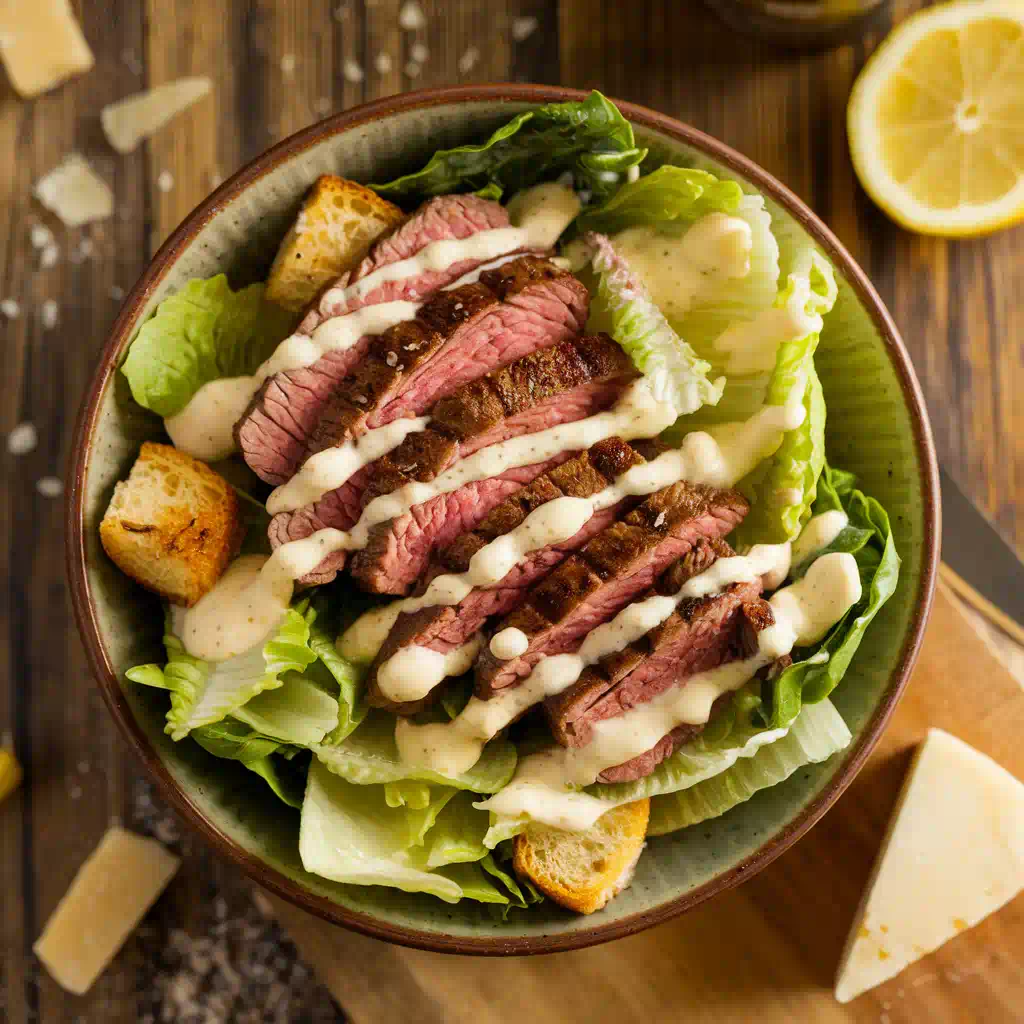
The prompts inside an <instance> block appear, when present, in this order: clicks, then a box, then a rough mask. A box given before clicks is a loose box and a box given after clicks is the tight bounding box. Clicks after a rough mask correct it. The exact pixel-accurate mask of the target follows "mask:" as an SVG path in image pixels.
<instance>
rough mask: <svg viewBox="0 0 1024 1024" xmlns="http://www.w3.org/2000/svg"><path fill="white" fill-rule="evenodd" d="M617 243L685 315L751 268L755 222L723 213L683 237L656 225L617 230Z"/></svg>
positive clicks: (666, 302) (653, 288) (668, 305)
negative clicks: (678, 236)
mask: <svg viewBox="0 0 1024 1024" xmlns="http://www.w3.org/2000/svg"><path fill="white" fill-rule="evenodd" d="M612 242H613V243H614V245H615V248H616V250H617V251H618V252H619V253H620V254H621V256H622V257H623V258H624V259H625V260H626V262H627V263H629V265H630V268H631V269H632V270H633V271H634V272H635V273H636V274H637V276H639V277H640V278H641V279H642V280H643V282H644V284H645V286H646V287H647V289H648V291H649V292H650V294H651V298H653V299H654V301H655V302H656V303H657V305H658V306H659V307H660V308H661V309H662V311H663V312H664V313H665V314H666V315H667V316H670V317H671V316H682V315H683V314H684V313H686V312H687V311H688V310H689V309H691V308H692V307H693V306H694V305H695V304H697V303H699V302H701V301H702V300H704V299H707V298H708V297H710V296H712V295H714V294H715V293H716V292H717V291H718V290H719V289H720V288H721V286H722V284H723V283H724V282H726V281H730V280H737V279H739V278H743V277H746V276H747V274H749V273H750V254H751V250H752V248H753V237H752V234H751V230H750V225H749V224H748V223H747V222H746V221H745V220H743V219H742V218H740V217H730V216H728V215H726V214H724V213H710V214H708V215H707V216H705V217H701V219H700V220H698V221H695V222H694V223H693V224H692V225H691V226H690V228H689V230H688V231H687V232H686V233H685V234H684V235H683V236H682V237H681V238H678V239H677V238H673V237H672V236H671V235H666V234H663V233H661V232H659V231H658V230H657V229H656V228H653V227H635V228H627V229H626V230H625V231H620V232H618V234H616V235H615V236H614V237H613V238H612Z"/></svg>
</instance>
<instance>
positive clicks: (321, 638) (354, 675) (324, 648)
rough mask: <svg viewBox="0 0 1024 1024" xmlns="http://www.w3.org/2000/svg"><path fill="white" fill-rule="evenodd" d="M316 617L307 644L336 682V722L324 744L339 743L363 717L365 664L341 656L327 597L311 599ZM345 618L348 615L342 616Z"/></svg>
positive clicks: (364, 705)
mask: <svg viewBox="0 0 1024 1024" xmlns="http://www.w3.org/2000/svg"><path fill="white" fill-rule="evenodd" d="M313 608H314V610H315V612H316V618H315V619H314V620H313V621H312V622H311V623H310V627H309V646H310V648H311V649H312V650H313V652H314V653H315V654H316V656H317V657H318V658H319V659H320V663H321V664H322V665H323V666H324V667H325V668H326V669H327V670H328V671H329V672H330V674H331V675H332V676H333V677H334V681H335V682H336V683H337V684H338V689H339V693H338V724H337V726H336V727H335V728H334V730H333V731H332V732H331V734H330V736H328V737H326V739H325V742H326V743H331V744H335V743H341V741H342V740H344V739H345V737H346V736H348V735H349V734H350V733H351V732H352V731H353V730H354V729H355V728H356V726H358V725H359V723H360V722H362V720H363V719H364V718H365V717H366V712H367V705H366V702H365V700H364V699H363V697H364V694H363V680H364V679H365V678H366V671H367V669H368V668H369V666H368V665H357V664H356V663H355V662H352V661H349V660H348V659H347V658H343V657H342V656H341V655H340V654H339V653H338V649H337V646H336V645H335V642H334V638H335V636H336V635H337V632H338V630H337V628H336V627H337V622H336V621H335V618H336V617H335V616H333V615H331V614H330V607H329V605H328V602H327V601H326V599H323V598H318V599H316V600H314V602H313ZM345 618H346V620H347V618H348V617H347V616H346V617H345Z"/></svg>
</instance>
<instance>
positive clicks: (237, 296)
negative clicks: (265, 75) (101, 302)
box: [121, 274, 292, 419]
mask: <svg viewBox="0 0 1024 1024" xmlns="http://www.w3.org/2000/svg"><path fill="white" fill-rule="evenodd" d="M263 292H264V286H263V285H262V284H254V285H250V286H249V287H248V288H243V289H242V290H241V291H237V292H235V291H232V290H231V287H230V285H229V284H228V279H227V278H226V277H225V276H224V275H223V274H218V275H217V276H216V277H211V278H209V279H208V280H205V281H204V280H195V281H189V283H188V284H187V285H185V287H184V288H183V289H182V290H181V291H180V292H178V293H177V294H176V295H171V296H170V297H168V298H166V299H164V301H163V302H161V303H160V305H159V306H158V307H157V310H156V313H155V315H154V316H153V317H152V318H151V319H149V320H147V321H146V323H144V324H143V325H142V328H141V329H140V331H139V333H138V335H137V336H136V338H135V340H134V341H133V342H132V345H131V348H130V349H129V350H128V358H127V359H126V360H125V361H124V365H123V366H122V367H121V372H122V373H123V374H124V375H125V377H127V378H128V384H129V386H130V387H131V391H132V396H133V397H134V398H135V401H136V402H138V403H139V405H141V406H144V407H145V408H146V409H152V410H153V412H155V413H157V415H159V416H163V417H164V418H165V419H166V418H167V417H170V416H173V415H174V414H175V413H179V412H181V410H182V409H184V408H185V406H186V405H188V403H189V401H190V400H191V398H192V396H193V395H194V394H195V393H196V392H197V391H198V390H199V389H200V388H201V387H202V386H203V385H204V384H206V383H208V382H209V381H211V380H216V379H217V378H218V377H239V376H242V375H244V374H247V373H252V372H253V371H254V370H255V369H256V368H257V367H258V366H259V365H260V363H262V362H263V360H264V359H266V358H267V357H268V356H269V355H270V353H271V352H273V350H274V348H275V347H276V346H277V344H278V342H280V341H281V340H282V339H283V338H285V337H287V335H288V334H289V333H290V330H291V326H292V317H291V316H290V315H289V314H287V313H285V312H284V311H283V310H281V309H279V308H277V307H276V306H274V305H272V304H271V303H265V302H264V301H263Z"/></svg>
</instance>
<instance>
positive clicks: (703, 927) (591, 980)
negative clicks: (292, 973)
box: [272, 590, 1024, 1024]
mask: <svg viewBox="0 0 1024 1024" xmlns="http://www.w3.org/2000/svg"><path fill="white" fill-rule="evenodd" d="M965 705H966V706H969V707H970V708H971V713H970V715H965V714H964V707H965ZM929 726H937V727H939V728H943V729H946V730H948V731H950V732H952V733H954V734H955V735H958V736H960V737H961V738H963V739H964V740H966V741H967V742H968V743H971V744H972V745H973V746H975V747H977V748H978V749H979V750H982V751H984V752H985V753H987V754H989V755H991V756H992V757H995V758H996V759H997V760H998V761H999V762H1000V763H1001V764H1003V765H1006V766H1007V767H1008V768H1009V769H1010V771H1012V772H1014V773H1015V774H1017V775H1018V776H1019V777H1024V750H1022V748H1021V745H1020V742H1019V737H1020V735H1021V730H1022V729H1024V689H1022V688H1021V686H1020V684H1019V683H1018V682H1017V680H1016V679H1015V678H1014V677H1013V676H1011V675H1010V673H1009V672H1008V671H1007V670H1006V668H1005V667H1004V666H1003V664H1002V663H1001V661H1000V660H999V659H998V658H997V657H996V655H995V653H994V652H993V651H991V650H990V649H989V648H988V646H987V645H986V643H985V641H984V640H983V639H982V638H981V636H980V635H978V634H977V633H976V632H975V631H974V629H973V627H972V626H971V625H970V624H969V623H968V620H967V619H966V618H965V617H964V616H963V613H962V612H961V611H960V610H959V609H958V608H957V607H956V605H955V603H954V600H953V598H952V597H951V596H950V595H949V593H948V592H946V591H945V590H943V591H941V592H940V594H939V596H938V600H937V602H936V607H935V611H934V612H933V616H932V622H931V626H930V628H929V632H928V636H927V639H926V640H925V646H924V651H923V654H922V656H921V660H920V662H919V663H918V667H917V669H916V671H915V673H914V676H913V678H912V680H911V682H910V686H909V689H908V692H907V695H906V697H905V698H904V700H903V701H902V703H901V704H900V706H899V708H898V710H897V712H896V715H895V717H894V719H893V722H892V724H891V725H890V727H889V729H888V730H887V731H886V733H885V736H884V737H883V739H882V741H881V743H880V744H879V745H878V747H877V748H876V750H875V752H874V753H873V754H872V757H871V759H870V761H869V762H868V764H867V766H866V767H865V768H864V770H863V771H862V772H861V774H860V775H859V776H858V777H857V779H856V780H855V782H854V783H853V785H852V786H851V787H850V789H849V790H848V791H847V792H846V793H845V794H844V795H843V796H842V797H841V798H840V800H839V802H838V804H837V805H836V806H835V807H834V808H833V809H832V810H831V811H830V812H829V814H828V815H827V816H826V817H825V818H824V819H823V821H822V822H821V823H820V824H819V825H817V826H816V827H815V828H814V829H813V830H812V831H811V832H810V833H809V835H808V836H807V837H806V838H804V839H802V840H801V841H800V842H799V843H798V844H797V845H796V846H794V847H793V848H792V849H791V850H789V851H787V852H786V853H785V854H783V856H782V857H781V858H779V860H778V861H776V862H775V863H774V864H772V865H770V866H769V867H768V868H767V869H765V871H763V872H762V873H761V874H759V875H757V876H756V877H755V878H753V879H751V880H750V881H749V882H747V883H745V884H744V885H742V886H740V888H738V889H734V890H732V891H730V892H728V893H724V894H723V895H721V896H720V897H717V898H716V899H715V900H713V901H711V902H710V903H707V904H704V905H703V906H701V907H698V908H697V909H696V910H694V911H692V912H691V913H689V914H686V915H685V916H683V917H681V918H678V919H677V920H675V921H671V922H669V923H668V924H664V925H661V926H659V927H657V928H654V929H651V930H650V931H648V932H644V933H642V934H640V935H635V936H632V937H631V938H628V939H622V940H620V941H618V942H614V943H610V944H608V945H606V946H599V947H597V948H594V949H588V950H580V951H578V952H572V953H559V954H556V955H553V956H547V957H519V958H512V959H506V960H500V961H490V960H480V959H473V958H469V957H450V956H444V955H442V954H439V953H425V952H421V951H416V950H401V949H396V948H394V947H389V946H387V945H385V944H384V943H381V942H378V941H377V940H375V939H368V938H364V937H363V936H359V935H353V934H349V933H345V932H341V931H339V930H338V929H336V928H332V927H331V926H329V925H325V924H324V923H323V922H321V921H317V920H314V919H313V918H311V917H309V916H308V915H307V914H305V913H304V912H302V911H300V910H297V909H296V908H295V907H292V906H290V905H288V904H285V903H284V902H283V901H281V900H279V899H277V898H276V897H274V898H272V904H273V907H274V912H275V913H276V914H277V915H278V917H279V919H280V921H281V922H282V924H284V925H285V927H286V929H287V930H288V932H289V933H290V934H291V935H292V937H293V938H294V939H295V940H296V941H297V943H298V945H299V949H300V951H301V952H302V953H303V954H304V955H305V956H306V958H307V959H308V960H309V961H310V962H311V963H312V964H313V966H314V968H315V969H316V971H317V973H318V974H319V976H320V977H321V978H323V979H324V980H325V981H326V983H327V984H328V986H329V987H330V988H331V990H332V991H333V992H334V993H335V994H336V996H337V997H338V999H339V1000H340V1001H342V1002H343V1003H344V1005H345V1008H346V1010H347V1012H348V1013H349V1015H350V1017H351V1019H352V1021H353V1022H354V1024H401V1022H402V1021H404V1020H405V1019H406V1016H405V1015H406V1014H407V1012H408V1008H409V1007H410V1006H417V1007H423V1011H422V1017H420V1018H418V1019H421V1020H423V1021H424V1022H425V1024H433V1022H434V1021H438V1022H440V1021H444V1022H447V1024H503V1022H505V1021H509V1020H513V1019H518V1018H519V1016H520V1015H522V1014H524V1013H528V1014H529V1019H530V1020H531V1021H536V1022H537V1024H559V1022H562V1021H567V1020H572V1021H576V1020H579V1021H588V1022H589V1024H606V1022H607V1024H634V1022H635V1024H649V1022H650V1021H652V1020H665V1021H677V1020H678V1021H684V1020H685V1021H687V1022H693V1024H720V1022H722V1021H744V1020H753V1019H756V1020H758V1021H759V1022H761V1024H791V1022H793V1021H814V1022H815V1024H879V1022H880V1024H920V1022H921V1021H924V1020H929V1021H932V1022H933V1024H954V1022H961V1021H979V1022H980V1021H984V1022H986V1024H989V1022H991V1024H1013V1022H1016V1021H1019V1020H1020V1019H1021V1005H1022V1003H1021V1000H1022V996H1024V896H1020V897H1018V898H1017V899H1016V900H1015V901H1013V902H1011V903H1010V904H1009V905H1008V906H1007V907H1004V908H1003V909H1002V910H1001V911H1000V912H999V913H997V914H995V915H993V916H992V917H990V918H988V919H987V920H986V921H984V922H983V923H982V924H980V925H979V926H978V927H977V928H974V929H972V930H971V931H969V932H966V933H964V934H962V935H959V936H957V938H956V939H955V940H954V941H952V942H950V943H949V944H948V945H947V946H945V947H944V948H943V949H942V950H940V951H939V952H937V953H935V954H933V955H931V956H929V957H928V958H926V959H925V960H924V961H921V962H920V963H918V964H915V965H913V966H912V967H911V968H909V969H908V970H907V971H906V972H904V974H902V975H900V976H899V977H898V978H895V979H893V980H892V981H890V982H887V983H886V984H885V985H883V986H881V987H880V988H878V989H876V990H875V991H873V992H871V993H868V994H866V995H864V996H863V997H861V998H860V999H858V1000H856V1001H855V1002H853V1003H851V1004H849V1005H847V1006H841V1005H840V1004H838V1003H836V1002H835V1000H834V999H833V998H832V993H831V984H832V977H833V974H834V972H835V967H836V964H837V962H838V959H839V953H840V950H841V948H842V944H843V942H844V940H845V938H846V932H847V929H848V928H849V924H850V921H851V919H852V917H853V913H854V910H855V908H856V906H857V902H858V900H859V898H860V894H861V892H862V890H863V887H864V884H865V882H866V880H867V876H868V872H869V870H870V868H871V864H872V861H873V859H874V856H875V853H876V851H877V849H878V845H879V842H880V841H881V837H882V833H883V832H884V831H885V826H886V822H887V821H888V818H889V815H890V813H891V811H892V807H893V805H894V803H895V801H896V795H897V792H898V790H899V786H900V784H901V781H902V779H903V776H904V773H905V772H906V768H907V765H908V763H909V761H910V756H911V752H912V750H913V747H914V745H915V744H916V743H917V742H919V740H920V739H921V738H922V737H923V736H924V734H925V732H926V730H927V729H928V727H929ZM365 964H373V965H374V966H373V969H372V971H371V972H369V973H367V972H366V970H365V967H364V965H365ZM382 977H386V978H387V983H386V984H381V983H380V979H381V978H382ZM567 979H572V980H571V983H568V982H567Z"/></svg>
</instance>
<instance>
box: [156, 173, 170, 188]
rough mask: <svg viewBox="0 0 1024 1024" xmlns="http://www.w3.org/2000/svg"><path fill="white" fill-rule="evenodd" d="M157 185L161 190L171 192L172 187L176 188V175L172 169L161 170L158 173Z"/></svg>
mask: <svg viewBox="0 0 1024 1024" xmlns="http://www.w3.org/2000/svg"><path fill="white" fill-rule="evenodd" d="M156 187H157V188H158V189H160V191H161V192H170V191H171V189H172V188H174V175H173V174H171V172H170V171H161V172H160V174H159V175H157V179H156Z"/></svg>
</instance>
